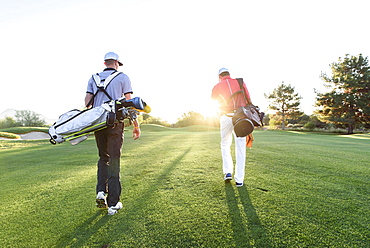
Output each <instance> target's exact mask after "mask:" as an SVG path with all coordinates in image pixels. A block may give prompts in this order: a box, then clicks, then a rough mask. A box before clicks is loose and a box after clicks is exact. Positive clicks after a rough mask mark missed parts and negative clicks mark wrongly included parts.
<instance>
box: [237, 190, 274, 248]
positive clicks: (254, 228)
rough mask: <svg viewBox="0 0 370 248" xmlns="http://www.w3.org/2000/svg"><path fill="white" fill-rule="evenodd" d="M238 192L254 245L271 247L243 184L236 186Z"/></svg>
mask: <svg viewBox="0 0 370 248" xmlns="http://www.w3.org/2000/svg"><path fill="white" fill-rule="evenodd" d="M238 192H239V196H240V200H241V202H242V204H243V206H244V212H245V215H246V216H247V221H248V229H249V230H250V233H251V238H252V239H253V243H254V246H255V247H271V246H272V245H271V242H270V239H269V237H268V235H267V233H266V230H265V229H264V228H263V226H262V224H261V221H260V219H259V217H258V214H257V212H256V209H255V208H254V207H253V204H252V201H251V199H250V197H249V193H248V190H247V188H246V187H245V186H243V187H240V188H238Z"/></svg>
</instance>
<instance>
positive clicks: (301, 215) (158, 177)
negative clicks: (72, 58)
mask: <svg viewBox="0 0 370 248" xmlns="http://www.w3.org/2000/svg"><path fill="white" fill-rule="evenodd" d="M151 128H152V130H151ZM158 128H159V127H151V126H146V127H144V126H143V133H142V137H141V138H140V139H139V140H136V141H133V140H132V138H131V132H130V130H128V132H127V133H126V135H125V136H126V137H125V143H124V146H123V152H122V165H121V170H122V186H123V192H122V199H121V200H122V202H123V205H124V208H123V209H122V210H121V211H120V212H119V213H118V214H116V215H114V216H107V215H106V211H104V210H98V209H96V207H95V205H94V199H95V183H96V161H97V149H96V146H95V141H94V139H93V137H90V138H89V139H88V140H87V141H84V142H82V143H80V144H79V145H77V146H70V145H69V144H68V143H64V144H59V145H55V146H53V145H51V144H50V143H49V142H48V141H47V140H36V141H32V140H23V141H22V140H0V168H1V172H2V173H1V174H0V185H1V186H2V190H1V191H0V197H1V199H2V202H3V203H2V204H1V206H0V217H1V222H0V230H1V232H0V244H1V247H102V246H104V245H108V244H109V245H110V247H351V248H352V247H369V239H370V226H369V223H370V204H369V203H370V187H369V186H370V176H369V174H370V173H369V172H370V168H369V161H370V149H369V148H370V137H369V135H325V134H316V133H296V132H280V131H255V132H254V137H255V142H254V145H253V148H252V149H248V150H247V167H246V179H245V184H246V185H245V187H242V188H236V187H235V185H234V184H230V183H224V181H223V180H222V177H223V175H222V170H221V156H220V151H219V133H218V131H212V130H211V131H208V132H201V131H196V130H187V129H165V130H164V129H161V128H159V129H160V130H157V129H158ZM198 128H199V127H198ZM198 128H196V129H197V130H198ZM128 129H130V128H128Z"/></svg>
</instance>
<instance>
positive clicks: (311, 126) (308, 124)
mask: <svg viewBox="0 0 370 248" xmlns="http://www.w3.org/2000/svg"><path fill="white" fill-rule="evenodd" d="M315 126H316V125H315V123H313V122H311V121H309V122H307V123H306V124H305V125H304V128H307V129H310V130H313V129H314V128H315Z"/></svg>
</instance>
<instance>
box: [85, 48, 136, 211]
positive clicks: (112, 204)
mask: <svg viewBox="0 0 370 248" xmlns="http://www.w3.org/2000/svg"><path fill="white" fill-rule="evenodd" d="M104 64H105V66H106V68H105V69H104V71H102V72H101V73H98V74H97V75H98V76H99V77H100V80H101V81H103V80H105V79H106V78H107V77H108V76H109V75H111V74H112V73H114V72H117V70H118V67H119V66H122V63H121V62H120V60H119V57H118V55H117V54H116V53H113V52H109V53H107V54H106V55H105V57H104ZM105 90H106V92H107V93H108V95H109V96H110V97H111V98H112V99H113V100H116V99H119V98H121V97H125V98H126V99H127V100H129V99H131V94H132V93H133V92H132V88H131V82H130V79H129V77H128V76H127V75H126V74H124V73H119V74H118V75H117V76H116V77H114V78H113V79H112V80H111V81H110V83H109V84H108V85H107V86H106V89H105ZM94 95H95V96H94ZM109 100H110V99H109V97H108V96H107V95H106V94H105V93H104V92H102V91H98V88H97V86H96V84H95V81H94V80H93V78H92V77H91V78H90V80H89V82H88V85H87V91H86V97H85V105H86V107H88V108H89V107H97V106H100V105H102V104H103V103H104V102H106V101H109ZM133 124H134V129H133V138H134V140H136V139H138V138H139V137H140V134H141V131H140V128H139V124H138V122H137V121H136V120H135V121H134V123H133ZM123 128H124V124H123V123H122V122H115V123H114V125H113V127H107V128H105V129H103V130H100V131H97V132H95V140H96V144H97V147H98V150H99V161H98V182H97V185H96V192H97V197H96V203H97V207H99V208H106V207H108V215H114V214H116V213H117V211H118V210H119V209H121V208H122V203H121V202H120V195H121V190H122V188H121V181H120V158H121V149H122V144H123Z"/></svg>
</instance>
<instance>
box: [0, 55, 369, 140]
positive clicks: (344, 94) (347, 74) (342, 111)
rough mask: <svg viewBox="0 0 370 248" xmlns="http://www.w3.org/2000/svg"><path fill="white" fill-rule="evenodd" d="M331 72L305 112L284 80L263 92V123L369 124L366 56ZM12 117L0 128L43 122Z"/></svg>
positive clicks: (195, 121)
mask: <svg viewBox="0 0 370 248" xmlns="http://www.w3.org/2000/svg"><path fill="white" fill-rule="evenodd" d="M330 68H331V74H327V73H321V75H320V78H321V79H322V80H323V81H324V86H325V87H326V88H327V89H328V92H326V93H321V92H319V91H317V90H316V89H314V90H315V93H316V95H317V96H316V99H315V106H316V107H317V110H316V111H315V112H314V114H313V115H311V116H308V115H306V114H304V113H303V112H301V111H300V110H299V105H300V100H301V99H302V97H301V96H300V95H299V94H298V93H296V92H295V89H294V87H292V86H291V85H290V84H289V85H286V84H285V83H284V82H282V83H281V85H279V86H278V87H277V88H275V89H274V90H273V91H272V92H271V93H267V94H266V93H265V94H264V96H265V98H266V99H268V100H269V109H270V110H271V111H272V113H270V114H267V115H266V116H265V118H264V120H263V122H264V124H265V125H270V126H281V128H282V129H285V128H286V127H301V126H304V127H305V128H309V129H313V128H328V127H336V128H345V129H347V133H349V134H352V133H354V129H355V128H362V129H369V128H370V66H369V61H368V58H367V57H364V56H363V55H362V54H359V55H358V56H350V55H348V54H346V55H345V57H344V58H339V60H338V62H334V63H332V64H330ZM15 117H16V119H15V120H14V119H13V118H12V117H7V118H6V119H3V120H0V128H6V127H14V126H45V124H46V123H45V121H44V120H43V119H42V118H41V117H40V115H39V114H37V113H35V112H32V111H29V110H19V111H17V112H16V116H15ZM139 121H140V123H144V124H157V125H163V126H172V127H186V126H192V125H208V126H215V127H217V126H218V125H219V122H218V117H204V116H202V115H201V114H200V113H197V112H194V111H190V112H188V113H184V114H182V116H181V117H180V118H178V121H177V122H176V123H175V124H169V123H168V122H166V121H163V120H162V119H161V118H158V117H153V116H151V115H149V114H142V115H140V116H139Z"/></svg>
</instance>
